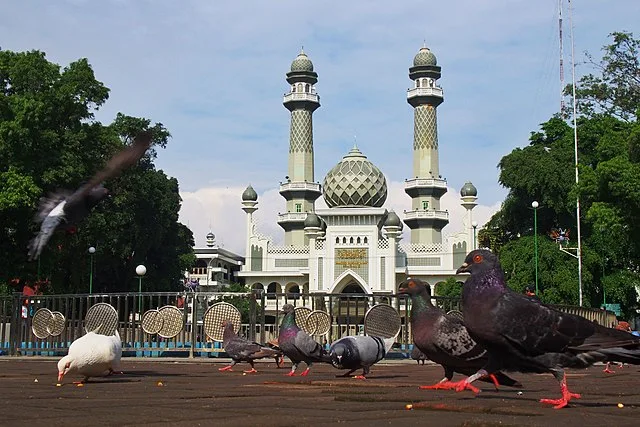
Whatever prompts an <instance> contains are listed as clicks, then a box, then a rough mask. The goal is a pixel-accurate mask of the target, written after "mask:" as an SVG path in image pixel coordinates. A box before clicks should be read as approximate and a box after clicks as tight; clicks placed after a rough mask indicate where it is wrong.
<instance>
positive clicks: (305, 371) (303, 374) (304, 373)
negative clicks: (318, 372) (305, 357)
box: [300, 367, 311, 377]
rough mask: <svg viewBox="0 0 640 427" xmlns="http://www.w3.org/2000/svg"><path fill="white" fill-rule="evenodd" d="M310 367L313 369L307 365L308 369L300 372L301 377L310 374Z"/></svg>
mask: <svg viewBox="0 0 640 427" xmlns="http://www.w3.org/2000/svg"><path fill="white" fill-rule="evenodd" d="M309 369H311V368H309V367H307V369H305V370H304V371H303V372H302V373H301V374H300V376H301V377H306V376H307V375H309Z"/></svg>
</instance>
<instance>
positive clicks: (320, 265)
mask: <svg viewBox="0 0 640 427" xmlns="http://www.w3.org/2000/svg"><path fill="white" fill-rule="evenodd" d="M323 282H324V258H322V257H320V258H318V290H323V289H324V284H323Z"/></svg>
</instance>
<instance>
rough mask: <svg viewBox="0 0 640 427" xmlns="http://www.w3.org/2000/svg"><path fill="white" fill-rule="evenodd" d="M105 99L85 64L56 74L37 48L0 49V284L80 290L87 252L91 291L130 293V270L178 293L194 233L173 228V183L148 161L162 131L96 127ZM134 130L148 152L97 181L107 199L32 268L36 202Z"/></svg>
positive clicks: (136, 124)
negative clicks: (29, 255)
mask: <svg viewBox="0 0 640 427" xmlns="http://www.w3.org/2000/svg"><path fill="white" fill-rule="evenodd" d="M108 94H109V89H108V88H106V87H105V86H104V85H103V84H102V83H101V82H99V81H97V80H96V79H95V76H94V73H93V70H92V69H91V66H90V65H89V62H88V61H87V60H86V59H81V60H78V61H76V62H73V63H71V64H70V65H69V66H67V67H65V68H64V69H61V68H60V67H59V66H58V65H57V64H53V63H51V62H49V61H47V60H46V58H45V54H44V53H42V52H38V51H32V52H21V53H16V52H10V51H0V224H1V225H0V282H5V283H6V281H7V279H10V278H12V277H27V278H32V279H33V278H35V276H36V275H38V274H41V275H42V276H43V277H50V279H51V282H52V285H53V287H52V289H50V291H54V292H86V291H87V290H88V283H87V282H88V275H89V271H88V270H89V269H88V266H89V259H88V255H87V249H88V247H89V246H94V247H96V249H97V251H96V254H95V256H94V257H95V261H96V262H95V269H94V277H95V280H94V284H95V289H96V290H101V291H126V290H133V289H134V288H135V286H134V284H133V281H134V278H135V274H134V269H135V266H136V265H137V264H145V265H146V266H147V269H148V275H147V277H148V279H147V280H146V282H147V283H149V284H150V286H149V287H147V289H148V290H153V289H158V290H169V289H172V288H173V289H176V288H179V286H180V285H179V284H178V281H179V279H180V278H181V276H182V273H183V272H184V271H185V270H186V269H187V268H189V267H190V266H191V265H192V263H193V261H194V256H193V252H192V246H193V236H192V234H191V231H190V230H189V229H188V228H187V227H185V226H184V225H182V224H180V223H179V222H178V211H179V209H180V203H181V199H180V195H179V193H178V181H177V180H176V179H175V178H170V177H167V176H166V175H165V174H164V173H163V172H162V171H158V170H156V169H155V166H154V164H153V160H154V159H155V157H156V151H155V150H156V149H158V147H160V148H164V147H165V146H166V144H167V142H168V139H169V137H170V134H169V132H168V130H167V129H165V128H164V126H163V125H162V124H161V123H155V124H152V123H151V121H150V120H148V119H144V118H136V117H130V116H126V115H124V114H121V113H118V115H117V117H116V119H115V120H114V122H113V123H111V124H110V125H107V126H105V125H103V124H102V123H100V122H98V121H96V120H95V119H94V112H95V110H97V109H98V108H99V107H100V106H101V105H103V104H104V103H105V102H106V101H107V99H108ZM142 130H150V131H152V133H153V148H152V149H150V150H149V151H148V152H147V154H146V155H145V157H144V158H143V159H142V160H141V161H140V162H139V163H138V164H137V165H136V166H134V167H132V168H130V169H128V170H126V171H124V172H123V173H122V175H121V176H119V177H117V178H114V179H112V180H110V181H109V182H106V183H105V185H106V187H107V188H108V189H109V190H110V192H111V196H110V198H109V199H108V200H105V201H103V202H102V203H101V204H99V205H98V206H97V207H96V208H95V209H94V210H93V211H92V213H91V215H90V216H89V217H88V218H87V219H86V220H85V221H84V222H83V223H81V224H80V226H79V228H78V230H77V232H74V233H71V234H65V233H58V234H56V235H55V236H54V237H53V238H52V239H51V241H50V242H49V244H48V246H47V248H46V249H45V251H44V252H43V254H42V256H41V259H40V261H39V262H38V263H29V262H27V260H26V246H27V243H28V241H29V239H31V238H32V236H33V234H34V232H35V231H36V227H35V226H34V224H33V222H32V221H31V218H32V217H33V215H34V213H35V209H36V207H37V204H38V198H39V197H40V196H41V195H44V194H46V193H48V192H50V191H54V190H57V189H60V188H65V189H74V188H77V187H78V186H79V185H80V184H81V183H82V181H84V180H86V179H88V178H89V177H90V176H91V175H93V174H94V173H95V172H96V171H97V170H99V169H100V168H101V167H102V166H103V165H104V163H105V161H106V159H108V158H110V157H111V155H113V153H115V152H116V151H118V150H121V149H122V148H123V147H124V146H125V145H127V144H130V143H131V140H132V138H133V137H134V136H135V135H136V134H137V133H138V132H140V131H142Z"/></svg>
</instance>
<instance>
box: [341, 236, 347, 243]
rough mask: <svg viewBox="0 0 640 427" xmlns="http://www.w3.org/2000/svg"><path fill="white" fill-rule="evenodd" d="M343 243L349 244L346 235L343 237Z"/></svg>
mask: <svg viewBox="0 0 640 427" xmlns="http://www.w3.org/2000/svg"><path fill="white" fill-rule="evenodd" d="M342 244H343V245H346V244H347V238H346V237H343V238H342Z"/></svg>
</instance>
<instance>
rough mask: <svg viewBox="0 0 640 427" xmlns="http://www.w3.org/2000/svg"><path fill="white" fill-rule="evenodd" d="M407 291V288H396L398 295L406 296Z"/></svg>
mask: <svg viewBox="0 0 640 427" xmlns="http://www.w3.org/2000/svg"><path fill="white" fill-rule="evenodd" d="M407 290H408V289H407V288H405V287H402V288H398V293H399V294H406V293H407Z"/></svg>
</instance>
